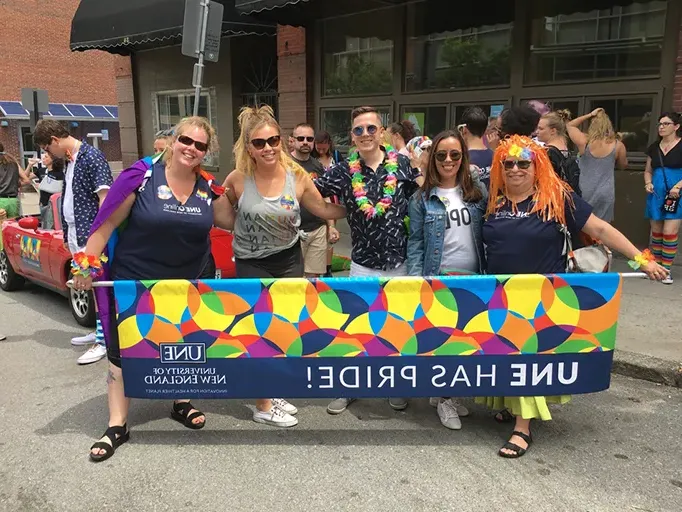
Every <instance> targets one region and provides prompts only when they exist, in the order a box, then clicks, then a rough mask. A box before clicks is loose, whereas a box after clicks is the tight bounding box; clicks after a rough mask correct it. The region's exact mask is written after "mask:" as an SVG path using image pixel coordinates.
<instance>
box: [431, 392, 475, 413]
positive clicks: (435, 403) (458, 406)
mask: <svg viewBox="0 0 682 512" xmlns="http://www.w3.org/2000/svg"><path fill="white" fill-rule="evenodd" d="M440 400H441V399H440V398H439V397H437V396H432V397H431V398H429V405H430V406H431V407H438V402H440ZM450 401H451V402H452V403H453V405H454V406H455V409H456V410H457V415H458V416H459V417H460V418H466V417H467V416H469V409H467V408H466V407H464V406H463V405H462V404H460V403H459V402H458V401H457V400H455V399H454V398H450Z"/></svg>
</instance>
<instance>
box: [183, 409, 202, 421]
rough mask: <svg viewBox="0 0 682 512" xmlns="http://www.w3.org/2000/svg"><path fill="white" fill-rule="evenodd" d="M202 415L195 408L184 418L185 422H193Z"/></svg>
mask: <svg viewBox="0 0 682 512" xmlns="http://www.w3.org/2000/svg"><path fill="white" fill-rule="evenodd" d="M200 416H204V413H203V412H201V411H199V410H197V411H195V412H193V413H192V414H190V415H189V416H187V417H186V418H185V422H194V420H195V419H197V418H199V417H200Z"/></svg>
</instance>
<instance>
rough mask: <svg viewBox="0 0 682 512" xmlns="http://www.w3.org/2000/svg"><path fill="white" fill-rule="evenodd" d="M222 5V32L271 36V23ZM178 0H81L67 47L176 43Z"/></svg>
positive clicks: (118, 48)
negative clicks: (69, 44)
mask: <svg viewBox="0 0 682 512" xmlns="http://www.w3.org/2000/svg"><path fill="white" fill-rule="evenodd" d="M217 1H219V2H220V3H222V4H224V5H225V11H224V15H223V35H226V36H228V35H269V36H272V35H275V34H276V33H277V27H276V25H275V24H274V23H272V22H268V21H264V20H257V19H254V18H252V17H250V16H244V15H240V14H239V13H238V12H237V11H236V10H235V5H234V3H235V0H217ZM184 17H185V2H184V1H182V0H109V1H107V2H103V1H102V0H81V2H80V5H79V6H78V9H77V10H76V14H75V15H74V17H73V21H72V23H71V50H72V51H85V50H104V51H106V52H109V53H117V54H121V55H129V54H130V53H131V52H133V51H135V50H142V49H147V48H158V47H160V46H170V45H173V44H177V43H180V41H181V40H182V23H183V20H184Z"/></svg>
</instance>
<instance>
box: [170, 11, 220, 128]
mask: <svg viewBox="0 0 682 512" xmlns="http://www.w3.org/2000/svg"><path fill="white" fill-rule="evenodd" d="M223 11H224V6H223V4H221V3H219V2H213V1H211V0H185V19H184V22H183V26H182V49H181V51H182V54H183V55H187V56H188V57H194V58H196V59H198V62H197V63H196V64H194V72H193V73H192V87H194V108H193V109H192V111H193V115H195V116H197V115H199V102H200V101H201V89H202V87H203V83H204V62H207V61H208V62H218V54H219V52H220V37H221V35H222V25H223Z"/></svg>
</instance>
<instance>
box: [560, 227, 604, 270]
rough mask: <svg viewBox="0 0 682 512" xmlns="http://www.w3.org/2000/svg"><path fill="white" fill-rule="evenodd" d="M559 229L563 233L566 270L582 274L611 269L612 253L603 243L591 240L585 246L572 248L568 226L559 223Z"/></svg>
mask: <svg viewBox="0 0 682 512" xmlns="http://www.w3.org/2000/svg"><path fill="white" fill-rule="evenodd" d="M559 231H561V232H562V233H563V234H564V251H563V253H562V254H564V255H565V256H566V272H568V273H583V274H602V273H606V272H610V271H611V263H612V262H613V253H612V252H611V249H609V248H608V247H606V246H605V245H604V244H603V243H601V242H599V241H596V240H591V243H589V244H586V246H585V247H581V248H580V249H576V250H575V251H574V250H573V242H572V241H571V233H570V231H569V230H568V226H566V225H561V226H560V227H559Z"/></svg>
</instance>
